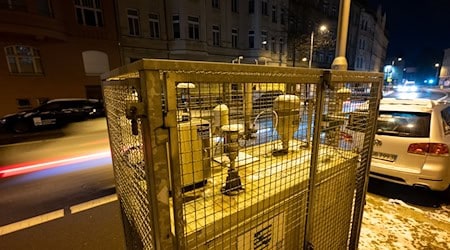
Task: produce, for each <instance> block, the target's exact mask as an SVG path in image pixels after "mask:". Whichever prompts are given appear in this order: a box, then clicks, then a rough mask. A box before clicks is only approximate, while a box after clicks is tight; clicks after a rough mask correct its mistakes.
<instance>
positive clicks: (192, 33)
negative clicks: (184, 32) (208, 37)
mask: <svg viewBox="0 0 450 250" xmlns="http://www.w3.org/2000/svg"><path fill="white" fill-rule="evenodd" d="M188 26H189V38H190V39H194V40H199V39H200V23H199V21H198V17H193V16H189V17H188Z"/></svg>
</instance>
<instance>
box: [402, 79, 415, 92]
mask: <svg viewBox="0 0 450 250" xmlns="http://www.w3.org/2000/svg"><path fill="white" fill-rule="evenodd" d="M397 90H398V91H400V92H416V91H417V90H419V88H418V87H417V86H416V83H415V82H414V81H406V82H405V83H404V84H403V85H400V86H397Z"/></svg>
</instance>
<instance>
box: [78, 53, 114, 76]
mask: <svg viewBox="0 0 450 250" xmlns="http://www.w3.org/2000/svg"><path fill="white" fill-rule="evenodd" d="M81 56H82V57H83V64H84V72H85V73H86V75H87V76H99V75H101V74H103V73H105V72H107V71H109V70H110V68H109V59H108V54H106V53H105V52H102V51H97V50H88V51H83V53H81Z"/></svg>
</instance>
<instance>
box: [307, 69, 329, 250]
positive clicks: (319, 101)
mask: <svg viewBox="0 0 450 250" xmlns="http://www.w3.org/2000/svg"><path fill="white" fill-rule="evenodd" d="M322 74H323V75H322V81H321V82H320V83H319V84H317V86H316V90H317V92H316V100H315V103H316V106H315V111H314V114H315V117H314V128H313V129H314V132H313V139H312V145H311V152H312V153H311V163H310V168H309V169H310V170H309V182H308V198H307V199H308V201H307V204H308V206H307V207H306V226H305V227H306V228H305V235H304V239H305V241H304V246H303V249H313V248H314V247H313V242H312V237H313V235H312V231H313V221H314V218H313V215H314V214H316V213H314V211H315V208H314V206H315V203H316V200H317V198H316V197H315V190H316V177H317V168H318V165H319V146H320V135H321V133H322V129H321V124H322V114H323V108H324V99H325V94H324V93H325V90H326V86H327V85H328V84H329V81H330V79H331V72H330V71H323V73H322Z"/></svg>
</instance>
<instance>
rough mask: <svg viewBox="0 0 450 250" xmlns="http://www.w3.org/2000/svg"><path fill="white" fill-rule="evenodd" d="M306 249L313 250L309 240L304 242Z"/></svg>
mask: <svg viewBox="0 0 450 250" xmlns="http://www.w3.org/2000/svg"><path fill="white" fill-rule="evenodd" d="M306 250H314V245H313V244H312V243H311V242H309V241H308V242H306Z"/></svg>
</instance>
